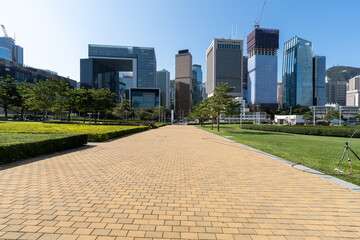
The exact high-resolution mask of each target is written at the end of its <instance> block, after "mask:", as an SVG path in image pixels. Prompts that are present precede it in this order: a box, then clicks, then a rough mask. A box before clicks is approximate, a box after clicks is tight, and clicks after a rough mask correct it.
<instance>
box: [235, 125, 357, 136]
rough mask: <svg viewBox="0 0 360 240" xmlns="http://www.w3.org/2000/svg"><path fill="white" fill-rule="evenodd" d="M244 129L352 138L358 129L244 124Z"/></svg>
mask: <svg viewBox="0 0 360 240" xmlns="http://www.w3.org/2000/svg"><path fill="white" fill-rule="evenodd" d="M242 128H243V129H248V130H259V131H271V132H285V133H295V134H305V135H317V136H330V137H350V136H351V135H352V134H353V133H354V132H355V130H356V129H357V128H354V127H344V126H343V127H337V126H287V125H261V124H244V125H243V126H242ZM353 137H354V138H360V131H358V132H356V133H355V135H354V136H353Z"/></svg>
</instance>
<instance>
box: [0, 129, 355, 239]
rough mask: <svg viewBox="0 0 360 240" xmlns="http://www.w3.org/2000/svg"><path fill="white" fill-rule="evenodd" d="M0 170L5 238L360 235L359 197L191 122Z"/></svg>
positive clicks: (1, 234) (0, 234)
mask: <svg viewBox="0 0 360 240" xmlns="http://www.w3.org/2000/svg"><path fill="white" fill-rule="evenodd" d="M269 141H271V138H269ZM25 163H26V164H25ZM0 171H1V174H0V196H1V201H0V239H59V240H61V239H69V240H71V239H77V240H85V239H90V240H95V239H97V240H99V239H109V240H110V239H124V240H127V239H129V240H130V239H131V240H135V239H236V240H237V239H244V240H248V239H252V240H255V239H271V240H272V239H279V240H285V239H286V240H289V239H308V240H325V239H326V240H327V239H360V205H359V204H357V203H359V202H360V195H359V193H357V192H354V191H351V190H349V189H347V188H344V187H341V186H339V185H337V184H334V183H332V182H330V181H327V180H325V179H322V178H319V177H317V176H314V175H310V174H307V173H304V172H301V171H298V170H296V169H294V168H292V167H290V166H288V165H286V164H284V163H281V162H279V161H276V160H274V159H272V158H270V157H268V156H265V155H262V154H260V153H257V152H254V151H251V150H249V149H245V148H243V147H241V146H239V145H237V144H234V143H230V142H228V141H226V140H224V139H222V138H220V137H217V136H214V135H212V134H210V133H206V132H204V131H202V130H199V129H197V128H195V127H193V126H175V125H174V126H166V127H162V128H159V129H155V130H150V131H147V132H142V133H138V134H134V135H131V136H126V137H123V138H119V139H115V140H112V141H108V142H103V143H89V144H88V146H84V147H81V148H78V149H74V150H68V151H65V152H62V153H59V154H51V155H47V156H42V157H38V158H34V159H30V160H27V161H24V162H18V163H14V164H11V165H5V166H1V167H0Z"/></svg>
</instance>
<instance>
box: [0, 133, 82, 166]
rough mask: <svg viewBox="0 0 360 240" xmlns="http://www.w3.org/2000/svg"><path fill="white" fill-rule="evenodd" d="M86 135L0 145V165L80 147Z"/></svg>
mask: <svg viewBox="0 0 360 240" xmlns="http://www.w3.org/2000/svg"><path fill="white" fill-rule="evenodd" d="M87 137H88V135H86V134H80V135H70V136H66V137H63V138H56V139H47V140H42V141H34V142H28V143H18V144H12V145H6V146H0V165H1V164H5V163H11V162H15V161H17V160H20V159H25V158H29V157H36V156H40V155H44V154H49V153H54V152H59V151H63V150H66V149H70V148H75V147H80V146H82V145H84V144H86V143H87Z"/></svg>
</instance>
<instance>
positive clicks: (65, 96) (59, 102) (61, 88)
mask: <svg viewBox="0 0 360 240" xmlns="http://www.w3.org/2000/svg"><path fill="white" fill-rule="evenodd" d="M54 86H55V89H54V90H55V102H54V104H53V110H54V112H56V113H57V114H58V115H60V119H61V118H62V117H61V116H62V114H61V113H62V112H63V111H64V110H66V109H67V107H68V105H69V103H68V101H69V98H70V96H71V92H70V86H69V84H68V83H67V82H66V81H65V80H64V79H61V80H60V81H58V82H56V83H55V84H54ZM69 118H70V113H69V114H68V119H69Z"/></svg>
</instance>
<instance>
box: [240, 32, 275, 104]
mask: <svg viewBox="0 0 360 240" xmlns="http://www.w3.org/2000/svg"><path fill="white" fill-rule="evenodd" d="M277 49H279V30H277V29H267V28H255V29H254V30H253V31H252V32H251V33H250V34H249V35H248V36H247V52H248V55H249V56H248V69H247V70H248V84H247V102H248V103H249V104H263V105H266V106H268V107H272V106H273V107H275V106H276V105H277V96H276V91H277Z"/></svg>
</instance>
